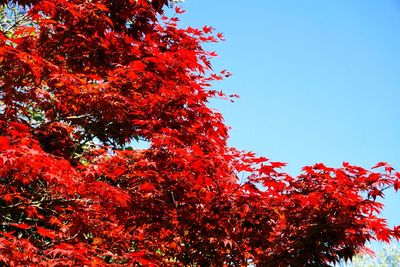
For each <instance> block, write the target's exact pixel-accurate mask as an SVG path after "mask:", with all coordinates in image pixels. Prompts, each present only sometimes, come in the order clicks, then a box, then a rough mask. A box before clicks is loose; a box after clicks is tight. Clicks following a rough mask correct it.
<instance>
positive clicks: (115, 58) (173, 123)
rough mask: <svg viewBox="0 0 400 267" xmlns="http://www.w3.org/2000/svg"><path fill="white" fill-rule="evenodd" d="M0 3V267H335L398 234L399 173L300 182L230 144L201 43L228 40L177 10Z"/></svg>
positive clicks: (117, 2)
mask: <svg viewBox="0 0 400 267" xmlns="http://www.w3.org/2000/svg"><path fill="white" fill-rule="evenodd" d="M0 3H1V4H3V5H6V6H3V8H2V12H3V16H9V17H11V19H10V21H11V22H8V24H7V25H6V26H7V27H3V25H2V31H1V32H0V214H1V219H0V220H1V225H0V263H1V265H5V266H247V265H255V266H329V264H333V263H335V262H338V261H339V260H340V259H350V258H351V257H352V256H353V255H355V253H358V252H361V251H362V250H363V249H365V247H364V246H365V244H366V242H367V241H369V240H382V241H385V242H390V240H391V239H392V238H396V239H399V238H400V228H398V227H395V228H394V229H391V228H389V227H388V225H387V223H386V221H385V219H383V218H381V217H380V216H379V212H380V211H381V210H382V208H383V205H382V204H381V203H379V202H378V201H377V200H376V199H377V198H379V197H381V196H383V192H384V190H385V189H387V188H391V187H394V188H395V189H396V190H397V189H398V185H399V178H400V174H399V173H396V172H394V170H393V169H392V168H391V167H390V166H389V165H388V164H386V163H379V164H378V165H377V166H375V167H376V168H377V171H376V170H375V169H373V170H366V169H363V168H361V167H356V166H352V165H350V164H348V163H344V164H343V167H342V168H329V167H326V166H325V165H323V164H316V165H314V166H308V167H305V168H304V169H303V172H302V173H301V174H300V175H298V176H297V177H291V176H289V175H288V174H286V173H284V172H282V171H281V170H280V168H281V167H283V166H284V164H282V163H279V162H271V161H269V160H268V159H266V158H263V157H257V156H256V155H254V154H253V153H249V152H242V151H238V150H236V149H235V148H231V147H228V146H227V142H226V141H227V138H228V129H227V127H226V126H225V124H224V121H223V117H222V116H221V114H219V113H217V112H216V111H214V110H212V109H210V107H208V106H207V102H208V100H209V99H210V98H212V97H221V96H223V97H225V96H224V95H223V94H222V93H220V92H217V91H215V90H213V89H212V88H211V85H210V83H211V82H212V81H215V80H220V79H222V78H224V77H225V76H229V73H228V72H226V71H222V72H221V73H215V72H213V71H212V69H211V65H210V59H211V58H212V57H213V56H215V54H214V53H213V52H210V51H205V50H204V49H203V48H202V43H205V42H217V41H218V40H219V39H222V38H223V36H222V35H221V34H219V33H218V34H214V31H213V29H212V28H210V27H204V28H201V29H195V28H191V27H189V28H186V29H182V28H179V27H178V25H177V21H178V19H177V17H176V16H174V17H172V18H168V17H165V16H164V15H163V8H165V6H166V5H168V4H169V3H168V1H167V0H152V1H148V0H88V1H81V0H24V1H22V0H21V1H0ZM13 12H14V13H15V14H16V13H17V12H19V14H20V15H21V16H20V17H17V16H15V17H14V19H12V16H11V15H12V14H13ZM181 12H183V11H182V10H181V9H179V8H176V13H178V14H179V13H181ZM24 21H25V23H22V22H24ZM26 22H27V23H26ZM135 139H136V140H139V139H140V140H146V141H148V142H149V143H150V147H149V148H148V149H132V148H130V147H129V144H130V143H131V142H132V140H135ZM242 174H244V175H245V176H246V179H245V180H244V181H243V180H242V181H241V180H240V179H238V177H239V176H241V175H242Z"/></svg>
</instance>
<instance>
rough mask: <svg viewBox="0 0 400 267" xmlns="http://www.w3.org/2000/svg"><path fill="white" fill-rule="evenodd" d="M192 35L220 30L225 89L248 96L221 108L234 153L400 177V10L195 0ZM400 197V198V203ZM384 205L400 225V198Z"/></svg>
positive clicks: (293, 166)
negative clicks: (378, 167)
mask: <svg viewBox="0 0 400 267" xmlns="http://www.w3.org/2000/svg"><path fill="white" fill-rule="evenodd" d="M181 6H182V7H184V8H185V9H186V11H187V12H186V13H185V14H184V15H183V16H182V17H181V25H182V26H183V27H184V26H188V25H191V26H204V25H208V26H213V27H215V28H216V29H217V31H221V32H223V33H224V35H225V37H226V41H225V42H222V43H219V44H217V45H213V46H211V49H213V50H216V52H217V53H218V54H219V57H218V58H216V59H215V60H214V64H213V66H214V69H215V70H220V69H225V68H227V69H228V70H230V71H231V72H232V73H233V76H232V77H231V78H229V79H227V80H225V81H223V82H220V83H218V84H217V88H219V89H223V90H224V91H225V92H226V93H229V94H230V93H237V94H239V95H240V96H241V98H240V99H238V100H237V101H236V103H234V104H232V103H229V102H224V101H217V102H213V106H214V107H216V108H218V109H219V110H220V111H221V112H222V113H223V114H224V117H225V119H226V123H227V124H228V125H230V126H231V127H232V130H231V132H230V135H231V137H230V144H231V145H233V146H236V147H238V148H240V149H245V150H251V151H254V152H257V153H258V154H260V155H263V156H266V157H268V158H270V159H271V160H274V161H283V162H287V163H288V167H287V168H286V171H287V172H289V173H291V174H293V175H295V174H297V173H299V170H300V168H301V167H302V166H304V165H310V164H313V163H316V162H323V163H325V164H327V165H329V166H333V167H338V166H340V165H341V163H342V162H343V161H348V162H350V163H351V164H355V165H361V166H363V167H368V168H369V167H372V166H373V165H374V164H376V163H377V162H379V161H387V162H390V163H391V164H392V165H393V167H394V168H396V169H398V170H399V169H400V119H399V116H400V103H399V101H400V49H399V47H400V34H399V33H400V2H399V1H396V0H386V1H376V0H362V1H361V0H353V1H348V0H336V1H320V0H305V1H287V0H274V1H272V0H258V1H255V0H253V1H215V0H214V1H211V0H201V1H200V0H186V1H185V3H183V4H182V5H181ZM399 195H400V193H399ZM384 203H385V204H386V205H387V208H386V210H385V216H386V217H388V218H389V223H390V224H400V212H399V208H400V197H399V196H396V195H394V194H393V193H390V194H388V195H387V197H386V199H385V201H384Z"/></svg>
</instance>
